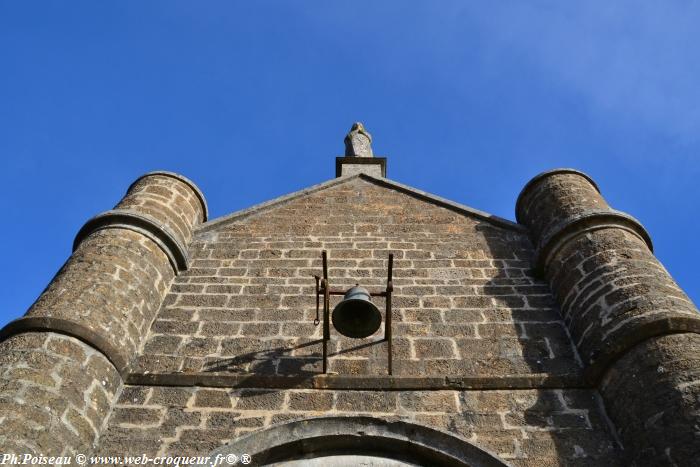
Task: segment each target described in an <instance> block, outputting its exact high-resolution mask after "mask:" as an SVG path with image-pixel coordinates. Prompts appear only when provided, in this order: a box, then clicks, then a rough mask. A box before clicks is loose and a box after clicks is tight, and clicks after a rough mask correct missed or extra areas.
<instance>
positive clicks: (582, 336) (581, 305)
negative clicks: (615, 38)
mask: <svg viewBox="0 0 700 467" xmlns="http://www.w3.org/2000/svg"><path fill="white" fill-rule="evenodd" d="M517 214H518V219H519V220H520V221H522V222H524V223H525V224H527V225H528V227H529V228H530V230H531V233H532V237H533V242H534V243H535V244H537V245H538V248H539V257H540V261H541V262H542V268H543V271H544V273H545V275H546V278H547V280H548V281H549V283H550V284H551V287H552V291H553V292H554V297H555V298H556V300H557V303H558V304H559V305H560V307H561V311H562V313H563V315H564V318H565V322H566V324H567V327H568V329H569V331H570V333H571V335H572V338H573V340H574V342H575V343H576V346H577V347H578V350H579V353H580V356H581V358H582V360H583V364H584V365H585V366H586V367H587V373H588V378H589V380H590V381H592V382H598V381H599V380H600V377H601V375H602V374H605V377H604V379H603V381H602V383H601V393H602V395H603V398H604V400H605V404H606V407H607V410H608V411H609V413H610V415H611V418H612V421H613V423H614V425H615V426H616V427H617V431H618V434H619V436H620V439H621V440H622V443H623V445H624V446H625V451H626V452H627V456H628V461H629V462H630V463H631V465H691V464H693V463H696V462H697V458H698V453H700V438H699V437H698V436H697V433H696V432H697V427H698V426H700V415H698V414H699V413H700V410H698V400H700V399H699V395H698V391H697V388H698V387H699V386H698V385H696V384H695V383H696V382H697V380H698V375H699V374H700V360H698V359H697V358H696V357H695V355H697V353H698V346H699V345H700V334H687V332H693V333H698V332H700V314H699V313H698V310H697V308H696V307H695V305H694V304H693V303H692V302H691V301H690V299H689V298H688V297H687V296H686V295H685V293H683V291H681V290H680V288H679V287H678V286H677V285H676V283H675V282H674V281H673V279H672V278H671V277H670V276H669V274H668V272H667V271H666V270H665V269H664V267H663V266H662V265H661V264H660V263H659V262H658V261H657V260H656V258H655V257H654V255H653V254H652V252H651V242H650V239H649V238H648V235H647V234H646V232H645V231H644V229H643V228H642V227H641V226H640V225H639V224H638V223H637V222H636V221H635V220H634V219H632V218H630V217H629V216H627V215H626V214H624V213H619V212H617V211H614V210H612V209H611V208H610V207H609V206H608V205H607V203H606V202H605V200H603V198H602V197H601V196H600V193H599V191H598V189H597V187H596V186H595V185H594V183H593V182H592V181H591V180H590V179H589V178H588V177H587V176H585V175H584V174H581V173H577V172H575V171H571V170H559V171H552V172H549V173H545V174H542V175H540V176H538V177H535V179H533V181H532V182H530V183H529V184H528V186H527V187H526V188H525V190H523V193H522V194H521V196H520V198H519V199H518V206H517ZM675 333H681V334H675ZM560 420H561V418H560V417H557V421H560Z"/></svg>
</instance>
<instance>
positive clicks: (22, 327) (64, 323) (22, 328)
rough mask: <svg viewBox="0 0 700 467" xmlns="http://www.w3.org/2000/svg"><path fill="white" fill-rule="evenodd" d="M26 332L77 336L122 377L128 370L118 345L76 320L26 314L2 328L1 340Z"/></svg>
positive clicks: (0, 331)
mask: <svg viewBox="0 0 700 467" xmlns="http://www.w3.org/2000/svg"><path fill="white" fill-rule="evenodd" d="M25 332H53V333H56V334H64V335H67V336H71V337H75V338H76V339H79V340H81V341H83V342H84V343H86V344H87V345H89V346H90V347H92V348H94V349H95V350H97V351H98V352H100V353H101V354H102V355H104V356H105V357H106V358H107V360H109V361H110V362H111V363H112V365H114V367H115V368H116V370H117V371H118V372H119V374H120V375H121V376H122V378H124V376H125V374H126V372H127V359H126V358H125V357H124V356H122V355H121V354H120V353H119V350H118V349H117V348H116V347H114V346H113V345H112V344H110V343H109V341H108V340H107V339H105V338H104V337H102V336H101V335H100V334H98V333H97V332H95V331H93V330H92V329H90V328H88V327H86V326H84V325H82V324H80V323H77V322H75V321H70V320H67V319H63V318H53V317H50V316H26V317H23V318H19V319H16V320H14V321H10V322H9V323H8V324H7V325H5V327H4V328H2V330H0V342H2V341H4V340H6V339H8V338H9V337H12V336H14V335H17V334H22V333H25Z"/></svg>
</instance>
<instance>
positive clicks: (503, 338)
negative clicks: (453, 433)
mask: <svg viewBox="0 0 700 467" xmlns="http://www.w3.org/2000/svg"><path fill="white" fill-rule="evenodd" d="M324 249H325V250H327V251H328V255H329V278H330V280H331V284H332V285H333V286H334V287H340V288H349V287H351V286H353V285H355V284H356V283H360V284H361V285H363V286H365V287H368V288H370V289H376V290H382V289H383V288H384V287H385V284H386V270H387V258H388V255H389V253H393V254H394V280H393V283H394V301H393V309H394V314H393V319H394V358H395V372H394V374H395V375H397V376H445V375H454V376H462V375H470V376H472V377H477V378H486V379H488V378H498V377H514V376H517V377H525V378H526V379H527V378H528V377H534V376H535V375H538V374H543V373H546V374H547V375H549V377H557V376H559V377H563V378H568V379H571V378H575V377H576V376H577V375H578V374H579V372H580V369H581V368H580V365H579V363H578V362H577V359H576V354H575V351H574V349H573V346H572V345H571V343H570V340H569V338H568V336H567V333H566V330H565V329H566V328H565V326H564V325H563V322H562V321H561V318H560V316H559V314H558V312H557V309H556V307H555V305H554V302H553V300H552V297H551V293H550V291H549V288H548V286H547V285H546V284H544V283H543V282H541V281H540V280H538V279H535V278H534V277H533V276H532V274H531V266H530V259H531V257H532V250H531V246H530V243H529V241H528V240H527V237H526V235H525V234H524V233H523V232H521V231H518V230H517V229H512V228H507V227H503V226H499V225H494V224H493V223H491V222H489V221H487V220H483V219H479V218H477V217H475V216H470V215H468V214H464V213H460V212H455V211H454V210H452V209H448V208H446V207H441V206H438V205H436V204H434V203H431V202H428V201H426V200H423V199H418V198H416V197H414V196H411V195H410V194H407V193H404V192H401V191H397V190H394V189H391V188H388V187H386V186H381V185H379V184H376V183H373V181H372V179H370V178H369V177H353V178H350V179H345V180H343V181H342V182H341V183H338V184H335V185H333V186H330V187H328V188H325V189H322V190H319V191H316V192H313V193H310V194H304V195H301V196H298V197H296V198H294V199H290V200H288V201H286V202H284V203H282V204H280V205H277V206H272V207H268V208H267V209H261V210H259V211H258V212H253V213H250V214H248V215H247V216H244V217H242V218H236V217H233V218H231V219H228V220H224V221H219V222H217V221H214V225H213V226H212V227H210V226H208V225H207V224H204V225H203V226H202V227H201V228H200V230H199V231H198V232H195V240H194V243H193V244H192V246H191V250H190V254H191V259H192V263H191V267H190V269H188V270H187V271H185V272H183V273H182V274H180V275H179V276H178V277H177V278H176V279H175V281H174V282H173V285H172V287H171V290H170V292H169V293H168V295H167V296H166V298H165V301H164V304H163V307H162V308H161V310H160V311H159V313H158V314H157V317H156V319H155V321H154V322H153V325H152V327H151V331H150V333H149V335H148V338H147V340H146V344H145V346H144V349H143V352H142V355H141V356H140V357H139V358H138V359H137V362H136V364H135V366H134V371H135V372H138V373H147V372H148V373H164V372H182V373H199V372H203V373H207V372H231V373H237V374H251V373H252V374H259V375H277V376H296V377H300V376H302V377H313V376H314V375H317V374H318V373H319V372H320V364H321V362H320V356H321V344H320V338H321V332H322V329H321V326H314V324H313V319H314V317H315V296H314V280H313V277H312V276H313V275H314V274H319V275H320V274H321V260H320V254H321V250H324ZM340 299H341V297H333V301H332V303H331V306H334V305H335V304H336V303H337V302H338V301H339V300H340ZM374 300H375V302H377V305H378V306H379V307H380V309H381V310H382V311H383V309H384V307H383V303H382V301H381V300H380V299H377V298H375V299H374ZM382 338H383V328H382V329H380V331H379V332H377V333H376V334H375V335H374V336H371V337H369V338H367V339H361V340H357V339H349V338H345V337H343V336H341V335H340V334H338V333H337V332H332V340H331V343H330V351H329V352H330V362H329V365H330V366H329V371H330V372H332V373H337V374H339V375H380V376H381V375H384V374H386V343H385V342H382ZM483 384H487V383H486V382H484V383H483ZM488 384H494V383H488Z"/></svg>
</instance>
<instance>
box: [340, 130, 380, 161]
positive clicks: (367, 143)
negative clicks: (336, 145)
mask: <svg viewBox="0 0 700 467" xmlns="http://www.w3.org/2000/svg"><path fill="white" fill-rule="evenodd" d="M345 157H374V155H373V154H372V135H370V134H369V132H368V131H367V130H365V127H364V125H362V123H360V122H355V123H353V125H352V128H350V132H349V133H348V134H347V136H345Z"/></svg>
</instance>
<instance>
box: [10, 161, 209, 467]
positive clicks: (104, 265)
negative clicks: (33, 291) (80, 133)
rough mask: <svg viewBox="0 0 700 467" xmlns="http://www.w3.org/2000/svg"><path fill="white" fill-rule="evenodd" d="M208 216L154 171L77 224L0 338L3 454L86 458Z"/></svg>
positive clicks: (196, 200)
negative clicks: (46, 278) (61, 259)
mask: <svg viewBox="0 0 700 467" xmlns="http://www.w3.org/2000/svg"><path fill="white" fill-rule="evenodd" d="M206 216H207V208H206V203H205V201H204V197H203V196H202V194H201V192H200V191H199V189H198V188H197V187H196V186H195V185H194V184H193V183H192V182H191V181H189V180H188V179H186V178H184V177H182V176H179V175H176V174H173V173H169V172H152V173H149V174H146V175H144V176H143V177H140V178H139V179H138V180H136V182H134V184H132V185H131V187H129V189H128V191H127V193H126V196H125V197H124V198H123V199H122V200H121V201H120V202H119V203H118V204H117V206H116V207H115V208H114V209H113V210H111V211H107V212H105V213H103V214H100V215H98V216H96V217H94V218H93V219H91V220H89V221H88V222H87V223H86V224H85V225H84V226H83V228H82V229H81V230H80V231H79V232H78V235H77V236H76V239H75V242H74V248H73V250H74V251H73V254H72V255H71V257H70V258H69V259H68V261H67V262H66V264H65V265H64V266H63V267H62V268H61V270H60V271H59V272H58V273H57V274H56V276H55V277H54V278H53V280H52V281H51V283H50V284H49V285H48V287H47V288H46V290H44V292H43V293H42V294H41V296H40V297H39V298H38V299H37V301H36V302H35V303H34V304H33V305H32V306H31V308H30V309H29V311H28V312H27V313H26V315H25V316H24V317H23V318H20V319H18V320H15V321H13V322H11V323H9V324H8V325H7V326H6V327H5V328H4V329H3V330H2V332H1V334H0V337H1V338H2V343H0V452H2V453H31V454H44V455H70V454H74V453H84V454H88V453H89V452H90V451H91V449H92V447H93V446H94V444H95V442H96V441H97V438H98V436H99V434H100V430H101V428H102V426H103V423H104V422H105V420H106V417H107V415H108V414H109V411H110V409H111V406H112V402H113V401H114V399H115V397H116V395H117V394H118V392H119V391H120V388H121V384H122V376H123V375H124V374H125V372H126V368H127V365H128V363H129V361H130V360H131V359H132V357H133V356H134V355H135V354H136V353H137V352H138V351H139V350H140V347H141V344H142V341H143V339H144V337H145V335H146V333H147V332H148V328H149V326H150V324H151V322H152V320H153V318H154V316H155V314H156V312H157V310H158V308H159V307H160V305H161V303H162V301H163V298H164V296H165V293H166V291H167V290H168V288H169V285H170V282H171V281H172V279H173V277H174V276H175V275H176V274H177V273H178V272H179V271H181V270H182V269H185V268H187V245H188V244H189V242H190V240H191V238H192V232H193V229H194V228H195V226H196V225H198V224H200V223H202V222H204V221H206Z"/></svg>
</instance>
